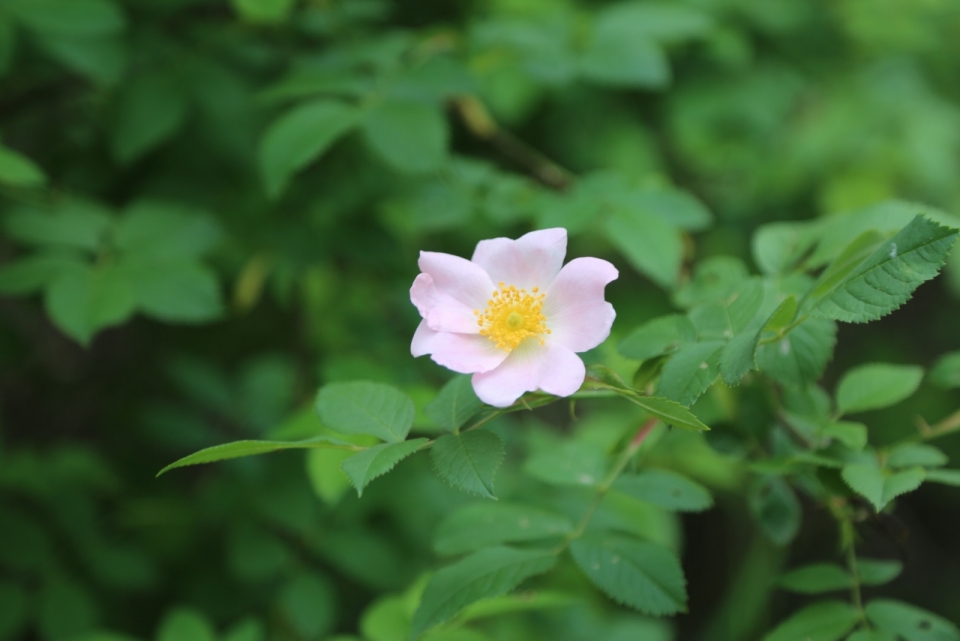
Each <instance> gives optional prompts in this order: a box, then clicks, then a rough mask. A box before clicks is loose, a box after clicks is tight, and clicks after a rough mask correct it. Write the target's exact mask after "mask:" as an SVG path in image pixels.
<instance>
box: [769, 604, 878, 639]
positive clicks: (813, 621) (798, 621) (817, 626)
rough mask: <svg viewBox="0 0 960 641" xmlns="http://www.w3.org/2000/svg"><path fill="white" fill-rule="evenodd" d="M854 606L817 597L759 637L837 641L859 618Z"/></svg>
mask: <svg viewBox="0 0 960 641" xmlns="http://www.w3.org/2000/svg"><path fill="white" fill-rule="evenodd" d="M859 619H860V616H859V614H857V610H856V608H854V607H853V606H852V605H850V604H849V603H843V602H842V601H821V602H820V603H814V604H813V605H810V606H807V607H806V608H804V609H802V610H800V611H799V612H797V613H796V614H794V615H793V616H792V617H790V618H789V619H787V620H786V621H784V622H783V623H781V624H780V625H778V626H777V627H776V628H775V629H774V630H773V631H772V632H771V633H770V634H768V635H767V636H765V637H764V638H763V641H837V640H838V639H840V638H841V637H843V636H844V635H846V634H847V633H848V632H849V631H850V630H851V628H853V626H854V625H856V624H857V621H859Z"/></svg>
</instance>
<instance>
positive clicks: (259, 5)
mask: <svg viewBox="0 0 960 641" xmlns="http://www.w3.org/2000/svg"><path fill="white" fill-rule="evenodd" d="M295 1H296V0H230V3H231V4H232V5H233V8H234V9H235V10H236V12H237V13H239V14H240V17H241V18H243V19H244V20H246V21H247V22H252V23H254V24H279V23H282V22H284V21H286V20H287V18H288V17H289V15H290V10H291V9H292V8H293V5H294V3H295Z"/></svg>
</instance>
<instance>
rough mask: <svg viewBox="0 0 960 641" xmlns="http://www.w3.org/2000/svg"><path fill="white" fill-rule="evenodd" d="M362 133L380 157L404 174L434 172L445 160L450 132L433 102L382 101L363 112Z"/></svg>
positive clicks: (441, 113)
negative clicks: (364, 115) (364, 116)
mask: <svg viewBox="0 0 960 641" xmlns="http://www.w3.org/2000/svg"><path fill="white" fill-rule="evenodd" d="M363 133H364V136H365V137H366V139H367V142H368V143H369V144H370V147H371V148H372V149H373V150H374V151H375V152H376V153H377V154H378V155H379V156H380V157H381V158H383V159H384V160H385V161H386V162H387V163H388V164H390V165H391V166H392V167H393V168H394V169H397V170H399V171H402V172H405V173H410V174H418V173H426V172H431V171H436V170H438V169H440V168H441V167H442V166H443V164H444V162H445V161H446V159H447V144H448V142H449V140H448V139H449V137H450V133H449V131H448V126H447V119H446V118H445V117H444V115H443V111H442V110H441V109H440V107H438V106H437V105H432V104H426V103H419V102H407V101H398V100H388V101H385V102H383V103H381V104H379V105H377V106H376V107H374V108H373V109H372V110H371V111H370V112H369V113H368V114H367V116H366V118H365V120H364V122H363Z"/></svg>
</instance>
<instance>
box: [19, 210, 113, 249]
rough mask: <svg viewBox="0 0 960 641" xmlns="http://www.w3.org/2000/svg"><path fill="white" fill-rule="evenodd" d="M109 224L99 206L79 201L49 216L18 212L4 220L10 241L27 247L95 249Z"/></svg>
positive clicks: (29, 211)
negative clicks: (10, 237) (46, 246)
mask: <svg viewBox="0 0 960 641" xmlns="http://www.w3.org/2000/svg"><path fill="white" fill-rule="evenodd" d="M111 223H112V221H111V218H110V215H109V212H108V211H107V210H105V209H103V208H102V207H99V206H97V205H93V204H91V203H86V202H83V201H68V202H67V203H65V204H63V205H61V206H60V207H59V208H58V209H57V211H56V212H54V213H53V214H47V213H41V212H39V211H32V210H27V211H19V212H15V213H13V214H11V215H10V216H8V217H7V220H6V230H7V233H8V234H10V236H12V237H13V238H15V239H17V240H19V241H21V242H23V243H27V244H30V245H62V246H65V247H75V248H77V249H87V250H91V251H93V250H96V249H98V248H99V247H100V245H101V244H102V243H103V241H104V237H105V235H106V233H107V230H108V229H109V228H110V225H111Z"/></svg>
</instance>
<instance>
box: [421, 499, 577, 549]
mask: <svg viewBox="0 0 960 641" xmlns="http://www.w3.org/2000/svg"><path fill="white" fill-rule="evenodd" d="M571 531H573V524H572V523H571V522H570V519H568V518H567V517H565V516H562V515H560V514H556V513H554V512H549V511H547V510H543V509H540V508H536V507H531V506H528V505H517V504H513V503H503V502H499V501H498V502H496V503H491V502H489V501H483V502H480V503H471V504H469V505H465V506H464V507H462V508H460V509H458V510H456V511H455V512H453V513H452V514H450V515H449V516H448V517H447V518H445V519H444V520H443V521H442V522H441V523H440V526H439V527H438V528H437V534H436V536H435V537H434V541H433V549H434V550H436V551H437V552H438V553H439V554H463V553H464V552H473V551H475V550H480V549H483V548H485V547H491V546H494V545H499V544H501V543H516V542H519V541H535V540H537V539H546V538H551V537H559V536H563V535H564V534H567V533H569V532H571Z"/></svg>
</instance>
